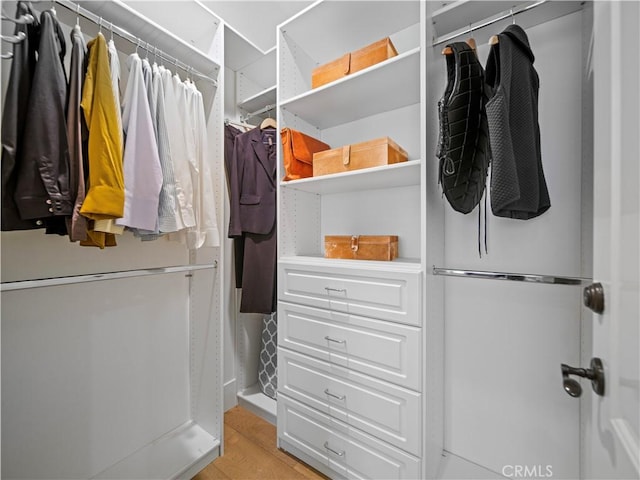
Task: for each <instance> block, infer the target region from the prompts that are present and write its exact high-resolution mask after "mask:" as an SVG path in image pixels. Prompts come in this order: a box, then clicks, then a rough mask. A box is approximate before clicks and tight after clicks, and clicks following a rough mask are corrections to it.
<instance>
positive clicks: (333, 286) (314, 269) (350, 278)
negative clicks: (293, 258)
mask: <svg viewBox="0 0 640 480" xmlns="http://www.w3.org/2000/svg"><path fill="white" fill-rule="evenodd" d="M278 272H279V273H278V297H279V299H280V300H282V301H286V302H291V303H299V304H303V305H309V306H312V307H321V308H328V309H330V310H333V311H338V312H346V313H352V314H354V315H362V316H365V317H373V318H380V319H383V320H391V321H394V322H400V323H406V324H409V325H416V326H421V324H422V322H421V315H420V312H421V295H420V282H421V273H420V271H419V269H416V268H411V269H409V268H407V270H399V269H393V270H383V269H368V270H367V269H362V268H357V267H353V268H348V267H337V266H324V265H304V264H302V263H290V262H286V261H283V262H280V264H279V268H278Z"/></svg>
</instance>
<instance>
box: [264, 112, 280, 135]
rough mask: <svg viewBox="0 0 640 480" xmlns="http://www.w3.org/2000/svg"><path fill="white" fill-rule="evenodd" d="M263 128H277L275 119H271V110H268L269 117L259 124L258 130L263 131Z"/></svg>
mask: <svg viewBox="0 0 640 480" xmlns="http://www.w3.org/2000/svg"><path fill="white" fill-rule="evenodd" d="M265 128H278V124H277V123H276V119H275V118H271V110H269V116H268V117H267V118H265V119H264V120H262V122H261V123H260V130H264V129H265Z"/></svg>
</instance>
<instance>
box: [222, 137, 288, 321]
mask: <svg viewBox="0 0 640 480" xmlns="http://www.w3.org/2000/svg"><path fill="white" fill-rule="evenodd" d="M269 139H271V141H270V142H269ZM229 179H230V183H231V184H232V185H233V186H232V187H231V199H230V200H231V201H230V209H231V215H230V221H229V237H231V238H233V237H238V236H241V235H243V234H244V236H245V246H244V265H243V273H242V300H241V302H240V311H241V312H243V313H265V314H268V313H271V312H274V311H275V310H276V255H277V251H276V245H277V243H276V241H277V237H276V139H275V130H271V131H270V132H269V131H265V130H261V129H260V128H255V129H253V130H250V131H249V132H246V133H243V134H240V135H238V136H237V137H236V141H235V146H234V151H233V158H232V162H231V174H230V176H229Z"/></svg>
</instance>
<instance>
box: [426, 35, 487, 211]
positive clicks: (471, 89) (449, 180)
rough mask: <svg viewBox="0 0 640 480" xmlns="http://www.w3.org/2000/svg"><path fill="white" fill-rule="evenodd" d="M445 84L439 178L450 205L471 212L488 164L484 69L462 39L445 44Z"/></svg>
mask: <svg viewBox="0 0 640 480" xmlns="http://www.w3.org/2000/svg"><path fill="white" fill-rule="evenodd" d="M447 47H449V48H451V50H452V51H453V53H452V54H450V55H446V56H445V58H446V61H447V85H446V89H445V92H444V95H443V97H442V99H441V100H440V101H439V102H438V110H439V117H440V138H439V141H438V152H437V156H438V158H439V160H440V174H439V181H440V183H441V185H442V190H443V193H444V195H445V197H446V198H447V200H448V201H449V203H450V204H451V206H452V207H453V209H454V210H456V211H458V212H460V213H469V212H471V211H472V210H473V209H474V208H475V206H476V205H478V203H480V199H481V198H482V194H483V193H484V189H485V182H486V177H487V169H488V166H489V160H490V152H489V135H488V127H487V118H486V114H485V102H486V95H485V85H484V71H483V69H482V66H481V65H480V62H479V61H478V57H477V56H476V53H475V51H474V50H473V49H472V48H471V47H470V46H469V45H468V44H467V43H466V42H455V43H451V44H449V45H447Z"/></svg>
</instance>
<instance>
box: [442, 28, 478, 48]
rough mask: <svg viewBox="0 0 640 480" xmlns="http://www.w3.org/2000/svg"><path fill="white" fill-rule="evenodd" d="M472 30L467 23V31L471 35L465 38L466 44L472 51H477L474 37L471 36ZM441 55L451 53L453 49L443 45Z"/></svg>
mask: <svg viewBox="0 0 640 480" xmlns="http://www.w3.org/2000/svg"><path fill="white" fill-rule="evenodd" d="M473 30H474V28H473V27H472V24H471V23H470V24H469V33H470V34H471V36H470V37H469V38H468V39H467V45H469V46H470V47H471V48H472V49H473V51H474V52H477V45H476V39H475V38H473ZM442 55H453V49H452V48H451V47H445V48H444V49H443V50H442Z"/></svg>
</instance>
